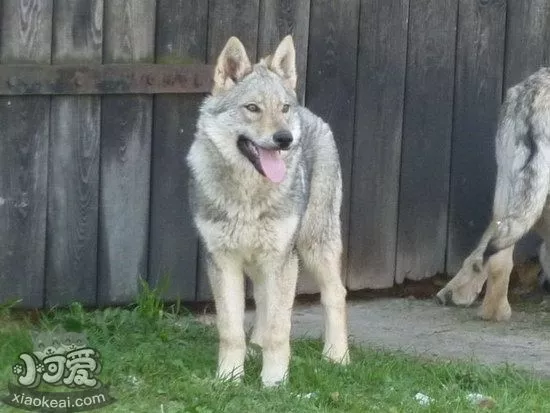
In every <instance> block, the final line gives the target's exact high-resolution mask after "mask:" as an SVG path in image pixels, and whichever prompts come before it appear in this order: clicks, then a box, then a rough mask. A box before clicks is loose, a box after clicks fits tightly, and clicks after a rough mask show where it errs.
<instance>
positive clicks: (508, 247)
mask: <svg viewBox="0 0 550 413" xmlns="http://www.w3.org/2000/svg"><path fill="white" fill-rule="evenodd" d="M495 149H496V159H497V179H496V187H495V195H494V202H493V215H492V220H491V223H490V224H489V226H488V228H487V229H486V230H485V232H484V234H483V235H482V237H481V240H480V242H479V244H478V246H477V247H476V249H475V250H474V251H473V252H472V253H471V254H470V255H469V256H468V257H467V258H466V259H465V260H464V263H463V265H462V268H461V269H460V271H459V272H458V274H457V275H456V276H455V277H454V278H453V279H452V280H451V281H449V283H448V284H447V285H446V286H445V287H444V288H443V289H442V290H441V291H439V292H438V294H437V297H438V299H439V300H440V301H441V302H443V303H448V302H451V301H452V302H454V303H455V304H458V305H470V304H471V303H473V302H474V300H475V299H476V297H477V295H478V294H479V292H480V291H481V288H482V287H483V284H484V283H485V281H487V290H486V293H485V297H484V299H483V303H482V306H481V309H480V316H481V317H482V318H484V319H487V320H495V321H502V320H508V319H509V318H510V316H511V308H510V304H509V302H508V283H509V278H510V272H511V271H512V267H513V252H514V245H515V243H516V242H517V241H519V240H520V239H521V238H522V237H523V236H524V235H525V234H527V232H529V231H530V230H531V229H534V230H535V231H537V232H538V233H539V234H540V235H541V237H542V238H543V243H542V245H541V247H540V251H539V259H540V261H541V265H542V268H543V271H544V272H545V274H546V276H548V274H550V202H549V198H548V192H549V184H550V69H548V68H543V69H540V70H539V71H537V72H536V73H534V74H533V75H531V76H529V77H528V78H527V79H525V80H524V81H523V82H521V83H519V84H518V85H516V86H514V87H512V88H510V89H509V90H508V92H507V94H506V98H505V100H504V103H503V105H502V108H501V112H500V117H499V124H498V130H497V134H496V141H495Z"/></svg>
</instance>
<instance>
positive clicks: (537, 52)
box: [504, 0, 550, 89]
mask: <svg viewBox="0 0 550 413" xmlns="http://www.w3.org/2000/svg"><path fill="white" fill-rule="evenodd" d="M507 14H508V18H507V22H508V23H507V27H506V57H505V76H504V83H505V89H507V88H509V87H511V86H513V85H515V84H516V83H518V82H521V81H522V80H523V79H525V78H526V77H527V76H529V75H531V74H532V73H533V72H535V71H536V70H537V69H539V68H540V67H541V66H547V65H550V48H549V47H548V44H549V42H550V2H549V1H547V0H530V1H509V2H508V10H507Z"/></svg>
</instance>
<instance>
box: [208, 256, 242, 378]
mask: <svg viewBox="0 0 550 413" xmlns="http://www.w3.org/2000/svg"><path fill="white" fill-rule="evenodd" d="M208 277H209V280H210V285H211V287H212V292H213V294H214V300H215V304H216V323H217V327H218V334H219V339H220V344H219V354H218V371H217V376H218V378H220V379H223V380H239V379H240V378H241V377H242V375H243V374H244V358H245V354H246V341H245V333H244V283H243V279H244V275H243V272H242V265H241V262H239V260H235V259H233V258H232V257H228V256H225V255H216V256H213V255H210V256H209V257H208Z"/></svg>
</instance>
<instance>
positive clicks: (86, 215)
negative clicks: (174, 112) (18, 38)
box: [46, 0, 103, 306]
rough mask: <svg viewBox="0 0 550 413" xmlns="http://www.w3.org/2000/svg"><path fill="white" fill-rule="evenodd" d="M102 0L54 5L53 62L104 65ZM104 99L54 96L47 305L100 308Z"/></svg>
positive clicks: (83, 0)
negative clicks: (101, 157) (100, 182)
mask: <svg viewBox="0 0 550 413" xmlns="http://www.w3.org/2000/svg"><path fill="white" fill-rule="evenodd" d="M102 21H103V0H93V1H89V0H70V1H59V2H56V3H55V4H54V26H53V34H54V36H53V39H54V44H53V46H52V62H53V63H69V62H77V61H78V62H80V63H82V62H94V61H95V62H101V49H102V40H103V39H102ZM100 108H101V104H100V99H99V97H91V96H55V97H53V98H52V107H51V115H50V116H51V138H50V163H49V182H48V186H49V190H48V192H49V194H48V228H47V237H46V243H47V245H48V248H47V255H46V305H47V306H64V305H68V304H70V303H71V302H72V301H79V302H81V303H82V304H84V305H95V304H96V294H97V288H96V284H97V230H98V228H97V219H98V197H99V135H100Z"/></svg>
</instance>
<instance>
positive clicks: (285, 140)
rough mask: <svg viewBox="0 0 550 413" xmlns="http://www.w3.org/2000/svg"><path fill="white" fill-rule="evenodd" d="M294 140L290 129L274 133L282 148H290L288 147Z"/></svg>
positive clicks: (274, 137)
mask: <svg viewBox="0 0 550 413" xmlns="http://www.w3.org/2000/svg"><path fill="white" fill-rule="evenodd" d="M292 140H293V138H292V133H290V131H288V130H284V129H283V130H280V131H277V132H275V133H274V134H273V141H274V142H275V143H276V144H277V146H278V147H279V148H281V149H288V147H289V146H290V144H291V143H292Z"/></svg>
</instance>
